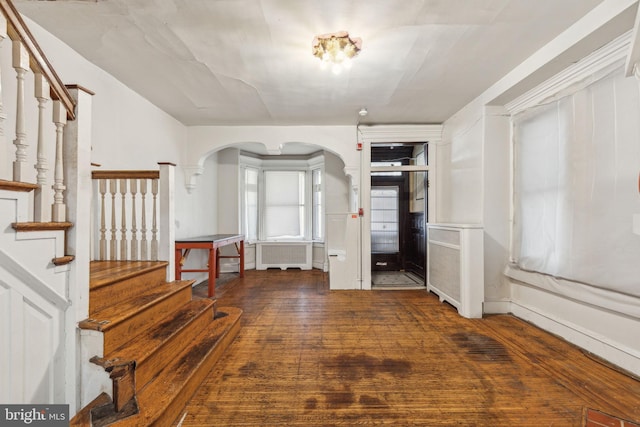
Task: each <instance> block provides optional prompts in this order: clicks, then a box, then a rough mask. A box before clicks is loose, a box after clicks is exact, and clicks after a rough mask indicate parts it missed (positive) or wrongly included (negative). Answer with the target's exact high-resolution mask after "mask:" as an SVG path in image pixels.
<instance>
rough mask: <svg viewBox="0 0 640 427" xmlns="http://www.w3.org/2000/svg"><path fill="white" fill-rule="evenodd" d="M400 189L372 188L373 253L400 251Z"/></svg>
mask: <svg viewBox="0 0 640 427" xmlns="http://www.w3.org/2000/svg"><path fill="white" fill-rule="evenodd" d="M398 199H399V188H398V187H372V188H371V252H374V253H387V254H388V253H396V252H398V251H399V247H400V244H399V231H400V229H399V226H398V219H399V218H398Z"/></svg>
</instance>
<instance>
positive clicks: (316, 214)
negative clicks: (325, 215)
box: [311, 169, 322, 240]
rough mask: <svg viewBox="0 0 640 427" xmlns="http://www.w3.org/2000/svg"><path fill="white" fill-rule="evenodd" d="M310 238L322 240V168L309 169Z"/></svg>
mask: <svg viewBox="0 0 640 427" xmlns="http://www.w3.org/2000/svg"><path fill="white" fill-rule="evenodd" d="M311 194H312V202H311V203H312V210H313V212H312V238H313V240H322V169H314V170H312V171H311Z"/></svg>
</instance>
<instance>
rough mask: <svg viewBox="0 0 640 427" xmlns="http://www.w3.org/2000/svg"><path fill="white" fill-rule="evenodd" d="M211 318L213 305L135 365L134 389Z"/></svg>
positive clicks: (204, 326)
mask: <svg viewBox="0 0 640 427" xmlns="http://www.w3.org/2000/svg"><path fill="white" fill-rule="evenodd" d="M212 319H213V306H209V307H207V308H206V309H205V310H203V311H202V312H201V313H199V314H198V315H197V316H195V317H194V318H193V320H192V321H191V322H190V323H188V324H186V325H185V326H184V327H183V328H182V329H181V330H180V331H179V332H178V333H176V334H175V335H174V336H172V337H171V339H169V340H168V341H166V342H164V343H163V345H162V347H160V348H158V349H157V350H156V351H155V352H154V353H153V354H152V355H151V356H149V357H148V358H147V359H146V360H144V361H142V362H141V363H139V364H138V366H137V367H136V389H137V390H141V389H142V388H143V387H144V386H145V385H147V383H148V382H149V381H151V379H153V377H155V376H156V374H158V373H159V372H160V371H161V370H162V369H163V368H164V367H165V365H166V364H167V360H170V359H171V358H173V357H174V356H175V355H176V354H179V353H180V351H181V350H182V349H183V348H184V345H185V343H188V342H191V341H192V340H193V339H194V338H195V337H196V336H197V335H198V334H200V333H201V332H202V331H203V330H204V329H205V328H207V327H209V326H210V324H211V321H212Z"/></svg>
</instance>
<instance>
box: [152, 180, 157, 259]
mask: <svg viewBox="0 0 640 427" xmlns="http://www.w3.org/2000/svg"><path fill="white" fill-rule="evenodd" d="M151 194H152V195H153V216H152V218H151V260H152V261H157V260H158V220H157V218H158V215H157V213H156V210H157V209H156V208H157V205H158V180H157V179H154V180H152V181H151Z"/></svg>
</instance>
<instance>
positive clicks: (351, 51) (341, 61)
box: [313, 31, 362, 74]
mask: <svg viewBox="0 0 640 427" xmlns="http://www.w3.org/2000/svg"><path fill="white" fill-rule="evenodd" d="M361 48H362V40H361V39H360V38H358V37H355V38H351V37H349V33H348V32H346V31H339V32H337V33H331V34H322V35H319V36H315V37H314V38H313V56H315V57H316V58H318V59H319V60H320V64H321V66H322V67H323V68H326V67H331V71H333V73H334V74H340V72H342V69H343V68H351V59H352V58H353V57H354V56H356V55H357V54H358V52H360V49H361Z"/></svg>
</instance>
